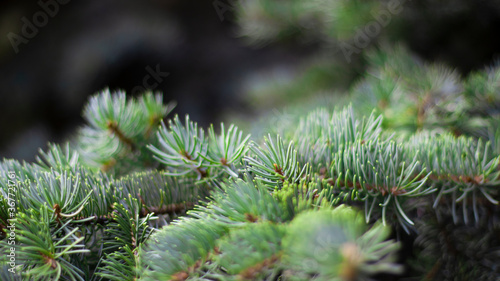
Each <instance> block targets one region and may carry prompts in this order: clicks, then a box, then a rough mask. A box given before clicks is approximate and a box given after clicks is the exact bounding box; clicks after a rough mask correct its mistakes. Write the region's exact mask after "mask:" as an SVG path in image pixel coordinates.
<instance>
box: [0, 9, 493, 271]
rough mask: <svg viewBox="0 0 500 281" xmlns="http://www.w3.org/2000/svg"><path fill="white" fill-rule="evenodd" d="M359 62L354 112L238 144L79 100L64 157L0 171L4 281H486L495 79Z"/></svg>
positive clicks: (338, 111) (236, 137) (143, 106)
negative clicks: (78, 122)
mask: <svg viewBox="0 0 500 281" xmlns="http://www.w3.org/2000/svg"><path fill="white" fill-rule="evenodd" d="M259 3H264V2H259ZM259 3H257V4H259ZM356 3H357V2H356ZM356 3H353V4H352V5H355V4H356ZM249 5H250V4H249ZM254 5H255V4H254ZM294 5H307V3H294ZM271 8H272V7H271ZM346 9H347V8H346ZM367 60H368V63H369V71H370V73H371V75H370V76H366V77H364V78H362V79H361V80H360V81H359V82H358V83H357V84H356V85H354V86H353V88H352V89H351V92H350V94H349V95H348V96H347V97H348V98H350V99H352V102H351V103H347V102H343V101H345V100H336V99H335V97H336V96H333V97H332V98H331V100H329V101H328V102H325V103H323V104H322V107H320V108H317V109H314V110H310V111H307V112H303V111H302V112H300V111H299V113H298V114H291V115H292V117H291V119H290V120H292V121H290V120H288V121H286V122H285V123H284V124H286V125H283V126H281V127H279V128H278V125H276V126H275V125H273V128H271V129H272V130H274V131H275V133H269V134H267V137H265V138H254V139H252V140H250V136H249V135H246V134H244V133H243V132H242V131H241V130H239V129H238V128H237V127H236V126H234V125H230V126H226V125H224V124H221V126H220V131H219V132H216V129H215V128H214V126H211V127H209V129H208V131H207V133H206V134H205V131H204V130H203V129H202V128H199V127H198V125H197V123H196V122H193V121H191V120H190V119H189V117H188V116H186V118H185V121H184V123H182V122H181V121H180V119H179V117H177V116H175V117H174V118H173V119H171V120H168V121H167V122H163V120H162V119H163V118H164V117H165V115H166V114H167V113H168V112H169V111H170V106H165V105H163V103H162V100H161V96H159V95H156V96H154V95H152V94H145V95H144V96H143V97H139V98H135V99H129V100H127V98H126V97H125V94H124V93H122V92H118V93H114V94H111V93H110V92H109V91H103V92H102V93H100V94H97V95H96V96H94V97H92V98H91V99H90V101H89V104H88V105H87V107H86V108H85V111H84V116H85V118H86V120H87V122H88V124H87V125H86V126H85V127H84V128H82V129H81V130H80V131H79V133H78V138H77V139H76V140H75V141H76V142H75V143H67V144H65V145H63V146H60V145H57V144H51V145H49V148H48V149H47V150H46V151H40V155H39V156H38V157H37V162H36V163H32V164H31V163H21V162H18V161H16V160H8V159H5V160H3V161H2V162H0V229H1V230H2V232H1V233H2V234H1V236H0V238H1V242H0V253H1V254H2V256H1V257H0V261H1V262H2V265H3V264H7V266H2V267H1V268H0V276H1V278H3V279H2V280H30V281H31V280H91V281H96V280H343V281H350V280H374V279H375V280H387V279H391V280H397V279H398V278H401V279H403V278H407V277H415V278H416V279H422V278H427V279H429V280H443V279H444V280H452V279H459V278H460V276H467V278H469V279H477V280H495V279H498V276H500V272H499V271H500V269H499V268H498V266H497V265H498V264H500V252H499V251H498V247H499V246H500V241H499V240H498V233H500V228H499V225H498V223H497V221H498V218H499V215H500V213H499V210H500V209H499V201H500V197H499V196H500V194H499V192H498V190H499V189H498V188H499V186H500V165H499V163H500V155H499V151H500V127H499V125H498V124H500V122H498V120H499V119H498V118H499V115H498V112H499V108H500V107H499V106H498V103H497V99H498V95H497V94H498V91H497V86H498V85H497V84H498V83H497V80H498V79H497V75H496V73H497V72H498V71H497V70H496V68H492V69H490V70H488V71H486V72H480V73H476V74H473V75H472V76H470V77H468V78H467V79H466V81H465V82H464V81H462V80H460V79H459V77H458V76H457V75H456V73H455V72H453V71H452V70H450V69H448V68H445V67H441V66H438V65H425V64H422V63H421V62H420V61H418V59H416V58H414V57H412V56H411V55H409V54H408V53H407V52H406V51H405V50H404V48H402V47H397V48H394V49H384V48H381V49H380V50H377V51H373V52H371V53H368V56H367ZM328 104H336V108H335V109H333V108H328V106H327V105H328ZM485 112H486V113H485ZM165 124H168V125H165ZM276 132H279V134H278V133H276ZM12 225H14V227H10V226H12ZM13 229H14V230H13ZM12 233H14V234H12ZM13 235H14V236H15V238H13V239H10V237H14V236H13ZM9 242H10V243H11V244H9ZM11 248H12V249H14V250H11ZM402 249H404V250H402ZM12 251H14V252H15V253H16V258H15V262H14V266H13V267H11V265H10V264H9V263H8V262H9V257H8V254H9V253H11V252H12ZM12 271H13V272H14V273H13V272H12Z"/></svg>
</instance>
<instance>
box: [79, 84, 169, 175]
mask: <svg viewBox="0 0 500 281" xmlns="http://www.w3.org/2000/svg"><path fill="white" fill-rule="evenodd" d="M172 108H173V104H169V105H167V106H165V105H163V98H162V96H161V95H158V94H157V95H153V94H151V93H147V94H145V95H143V96H142V97H140V98H139V99H130V100H128V101H127V99H126V96H125V93H124V92H116V93H113V94H111V93H110V92H109V90H104V91H103V92H101V93H100V94H99V95H95V96H93V97H91V98H90V101H89V103H88V105H87V106H86V107H85V109H84V111H83V117H84V118H85V120H86V121H87V122H88V125H87V126H85V127H83V128H81V129H80V131H79V135H78V150H79V151H80V152H81V154H82V157H83V159H84V161H83V162H84V163H85V164H86V165H88V166H90V167H93V168H100V169H102V170H104V171H108V170H109V171H112V172H114V173H116V174H124V173H128V172H131V171H134V170H137V169H144V168H147V167H155V165H154V163H153V161H152V159H151V155H150V154H149V153H147V152H146V148H145V146H146V145H147V144H149V143H152V142H154V136H155V132H156V130H157V126H158V124H159V123H160V121H161V120H163V118H164V117H165V116H166V115H167V114H168V113H169V112H170V111H171V110H172Z"/></svg>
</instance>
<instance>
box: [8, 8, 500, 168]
mask: <svg viewBox="0 0 500 281" xmlns="http://www.w3.org/2000/svg"><path fill="white" fill-rule="evenodd" d="M54 1H55V0H52V1H46V0H40V1H13V0H12V1H6V0H4V1H2V2H1V4H0V157H2V158H3V157H7V158H17V159H25V160H28V161H31V160H33V159H34V156H35V155H36V153H37V150H38V148H40V147H41V148H44V147H46V144H47V142H49V141H50V142H62V141H65V140H68V139H71V137H72V135H73V134H74V132H75V131H76V128H78V126H80V125H81V124H83V119H82V118H81V111H82V108H83V106H84V104H85V102H86V101H87V99H88V97H89V96H90V95H92V94H94V93H96V92H98V91H99V90H101V89H103V88H106V87H109V88H110V89H111V90H117V89H123V90H125V91H127V93H129V94H131V95H134V94H138V92H139V91H138V89H141V87H142V88H148V87H147V86H145V85H144V79H145V77H146V76H147V75H151V74H150V72H151V71H152V70H157V71H160V72H161V75H160V76H159V77H157V78H158V79H150V80H148V81H149V82H150V86H149V88H151V90H154V91H160V92H162V93H163V94H164V100H165V101H169V100H175V101H177V104H178V105H177V107H176V109H175V113H177V114H180V115H184V114H187V113H189V114H190V116H191V119H192V120H195V121H197V122H198V123H200V124H201V125H203V126H207V125H209V124H210V123H218V122H220V121H231V120H233V119H234V120H247V122H248V121H249V122H252V121H251V120H254V119H255V118H258V116H259V115H262V112H263V111H266V110H272V109H273V108H275V109H279V108H281V107H283V106H286V104H287V102H289V100H290V99H291V98H288V97H290V96H291V95H293V94H295V95H300V96H301V97H300V98H301V99H304V98H307V97H304V92H307V91H298V92H297V93H295V92H293V89H288V90H285V91H283V93H280V94H278V95H277V97H271V96H269V95H272V93H268V91H265V90H263V91H260V92H261V93H264V94H263V96H258V95H257V96H255V92H259V89H260V88H259V85H261V84H262V81H263V80H265V79H268V78H269V77H272V78H273V79H277V80H280V79H281V80H282V81H289V80H293V78H294V77H295V76H294V75H295V74H296V73H297V72H300V71H301V70H302V69H304V68H307V65H310V62H311V61H314V60H316V61H317V60H321V59H322V58H323V57H324V56H325V54H327V55H329V53H331V55H332V56H335V55H337V57H338V55H339V50H334V49H331V50H330V49H325V47H324V46H322V45H321V44H318V42H317V41H314V40H310V41H300V40H294V38H286V40H281V41H279V42H272V43H266V44H251V43H249V40H245V38H244V36H242V33H241V32H240V31H241V30H240V29H241V28H240V27H241V26H240V24H241V22H238V20H236V16H235V13H234V12H235V11H236V9H235V8H234V7H236V6H235V2H236V1H234V0H232V1H220V0H218V1H213V0H198V1H194V0H182V1H181V0H179V1H176V0H164V1H161V0H156V1H153V0H143V1H131V0H122V1H116V0H109V1H97V0H89V1H68V0H65V2H67V3H66V4H59V3H58V4H59V5H58V11H57V12H54V15H53V16H51V17H49V18H48V20H47V23H46V24H44V25H43V26H41V27H40V28H37V29H38V30H37V31H36V32H34V33H33V34H34V35H33V37H32V38H29V39H27V42H22V43H19V44H17V45H16V44H14V45H15V46H13V43H12V41H13V39H12V38H14V37H13V35H12V34H17V35H22V32H23V28H25V27H24V26H25V25H26V23H25V20H24V19H27V20H28V21H30V22H33V19H34V17H36V15H37V13H38V12H40V11H43V8H42V6H46V5H49V3H54ZM62 2H64V1H61V3H62ZM56 3H57V2H56ZM221 3H222V5H221ZM214 4H215V5H214ZM406 5H407V6H406V8H405V9H404V10H403V12H402V14H401V15H399V17H398V19H397V22H396V23H394V24H392V27H391V29H390V33H389V35H388V38H389V40H394V41H396V40H397V41H401V42H402V43H404V44H405V45H406V46H407V47H408V48H409V49H410V50H411V51H412V52H414V53H415V54H416V55H418V56H420V57H422V58H423V59H425V60H428V61H438V62H443V63H446V64H448V65H450V66H452V67H455V68H456V69H457V70H458V71H459V72H460V74H461V75H464V76H465V75H467V74H468V73H469V72H470V71H473V70H476V69H481V68H483V67H484V66H486V65H491V64H493V63H495V61H497V60H498V58H499V56H498V55H499V54H500V36H499V30H500V2H499V1H496V0H481V1H460V0H456V1H431V0H428V1H425V0H424V1H411V2H409V3H406ZM224 7H226V8H227V10H226V9H223V8H224ZM221 9H222V10H221ZM221 13H222V17H221ZM42 20H43V19H42ZM264 28H265V26H264ZM16 49H17V50H16ZM318 53H321V54H322V56H318V55H317V54H318ZM337 59H338V58H337ZM332 65H335V67H333V68H332V67H330V66H328V69H327V70H326V71H324V72H322V69H321V68H320V69H319V70H318V71H319V72H321V75H320V77H322V79H320V80H318V79H309V80H308V79H305V80H304V81H305V82H304V85H303V87H304V88H305V89H308V88H309V87H311V88H314V85H312V84H321V85H324V87H325V88H330V87H331V86H332V85H331V84H335V85H338V87H337V88H339V89H346V88H348V87H349V85H350V84H351V83H352V82H353V81H355V80H356V78H357V77H358V75H360V73H362V72H363V62H362V60H360V61H354V62H351V63H346V62H345V61H342V62H339V63H338V64H334V63H333V64H332ZM314 77H317V76H314ZM325 81H327V82H325ZM310 84H311V85H310ZM288 91H290V92H288ZM251 93H253V94H251Z"/></svg>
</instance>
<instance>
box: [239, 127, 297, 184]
mask: <svg viewBox="0 0 500 281" xmlns="http://www.w3.org/2000/svg"><path fill="white" fill-rule="evenodd" d="M264 146H265V148H262V149H261V148H260V147H259V146H258V145H257V144H256V143H255V142H253V143H252V144H251V145H250V151H251V152H252V153H253V155H254V156H253V157H250V156H246V157H245V158H244V159H245V161H246V162H247V163H248V168H247V169H248V171H249V172H251V173H254V174H255V175H256V178H258V179H259V180H262V182H263V183H265V184H266V185H268V186H269V187H270V188H271V189H275V188H277V189H279V188H280V187H281V186H282V185H283V182H285V181H287V182H298V181H299V180H300V177H301V176H302V175H303V173H304V171H305V169H306V166H303V167H301V166H300V164H299V162H298V157H297V150H295V146H294V144H293V142H290V143H289V144H288V147H287V148H285V146H284V143H283V139H282V138H281V137H280V136H276V142H274V141H273V140H272V137H271V135H268V137H267V138H265V141H264Z"/></svg>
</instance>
